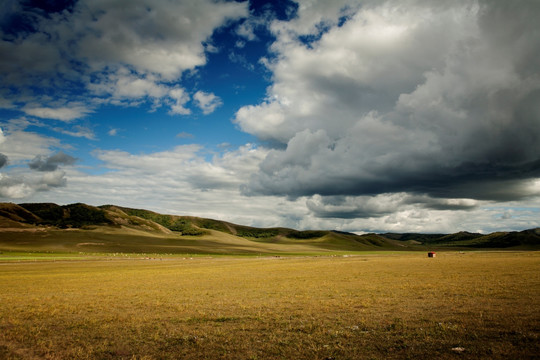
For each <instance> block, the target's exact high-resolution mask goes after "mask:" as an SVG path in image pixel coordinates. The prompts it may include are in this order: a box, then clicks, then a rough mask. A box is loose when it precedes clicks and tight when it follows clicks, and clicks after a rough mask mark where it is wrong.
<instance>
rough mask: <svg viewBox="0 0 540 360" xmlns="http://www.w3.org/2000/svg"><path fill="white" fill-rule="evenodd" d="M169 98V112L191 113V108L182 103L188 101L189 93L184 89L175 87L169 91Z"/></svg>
mask: <svg viewBox="0 0 540 360" xmlns="http://www.w3.org/2000/svg"><path fill="white" fill-rule="evenodd" d="M169 98H170V99H171V105H170V107H171V110H170V111H169V112H170V113H171V114H180V115H188V114H191V110H189V109H188V108H186V107H185V106H184V105H185V104H186V103H187V102H188V101H189V95H188V94H187V93H186V92H185V91H184V89H182V88H179V87H176V88H173V89H171V90H170V91H169Z"/></svg>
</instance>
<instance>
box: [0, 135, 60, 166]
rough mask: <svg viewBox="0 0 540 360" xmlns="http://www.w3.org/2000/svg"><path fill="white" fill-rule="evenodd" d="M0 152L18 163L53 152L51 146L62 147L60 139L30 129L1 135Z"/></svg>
mask: <svg viewBox="0 0 540 360" xmlns="http://www.w3.org/2000/svg"><path fill="white" fill-rule="evenodd" d="M0 140H2V141H0V152H1V153H3V154H5V155H7V156H8V158H9V159H10V161H11V162H13V163H15V164H17V163H20V162H22V161H25V160H31V159H33V158H34V157H35V156H36V155H39V154H49V153H51V148H58V147H61V143H60V141H59V140H58V139H55V138H52V137H47V136H43V135H39V134H36V133H33V132H29V131H20V130H17V131H12V132H9V133H7V134H4V133H3V132H2V134H1V136H0Z"/></svg>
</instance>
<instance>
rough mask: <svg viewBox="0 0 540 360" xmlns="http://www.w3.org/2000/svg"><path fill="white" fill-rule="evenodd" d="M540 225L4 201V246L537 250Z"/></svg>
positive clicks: (0, 230)
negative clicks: (329, 221) (423, 226)
mask: <svg viewBox="0 0 540 360" xmlns="http://www.w3.org/2000/svg"><path fill="white" fill-rule="evenodd" d="M539 247H540V229H531V230H525V231H521V232H504V233H493V234H488V235H482V234H473V233H468V232H459V233H455V234H413V233H406V234H395V233H387V234H364V235H357V234H353V233H346V232H339V231H327V230H305V231H299V230H294V229H289V228H283V227H273V228H256V227H250V226H244V225H238V224H233V223H230V222H226V221H220V220H213V219H205V218H199V217H193V216H179V215H166V214H159V213H156V212H153V211H149V210H144V209H133V208H127V207H121V206H115V205H103V206H99V207H95V206H90V205H86V204H81V203H77V204H70V205H63V206H60V205H57V204H53V203H25V204H20V205H17V204H12V203H0V251H65V252H105V253H107V252H133V253H207V254H250V253H251V254H253V253H256V254H279V253H298V254H306V253H321V252H344V251H345V252H350V251H370V250H426V249H467V248H468V249H538V248H539Z"/></svg>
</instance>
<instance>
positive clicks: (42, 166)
mask: <svg viewBox="0 0 540 360" xmlns="http://www.w3.org/2000/svg"><path fill="white" fill-rule="evenodd" d="M76 160H77V159H76V158H74V157H72V156H69V155H67V154H65V153H63V152H59V153H56V154H54V155H52V156H50V157H45V156H42V155H38V156H36V157H35V158H34V159H33V160H32V161H30V163H28V166H29V167H30V169H32V170H36V171H55V170H57V169H58V166H60V165H73V164H75V161H76Z"/></svg>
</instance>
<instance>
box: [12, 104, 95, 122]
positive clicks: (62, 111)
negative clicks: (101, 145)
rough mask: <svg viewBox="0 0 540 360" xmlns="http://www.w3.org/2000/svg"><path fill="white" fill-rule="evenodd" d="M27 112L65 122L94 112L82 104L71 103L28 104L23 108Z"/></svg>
mask: <svg viewBox="0 0 540 360" xmlns="http://www.w3.org/2000/svg"><path fill="white" fill-rule="evenodd" d="M22 110H23V111H24V113H25V114H27V115H31V116H35V117H39V118H42V119H54V120H60V121H65V122H70V121H72V120H75V119H80V118H82V117H84V116H86V115H87V114H88V113H90V112H92V110H90V109H89V108H88V107H86V106H85V105H82V104H79V103H77V104H71V105H70V106H69V107H59V108H50V107H39V106H34V105H26V106H25V107H23V108H22Z"/></svg>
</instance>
